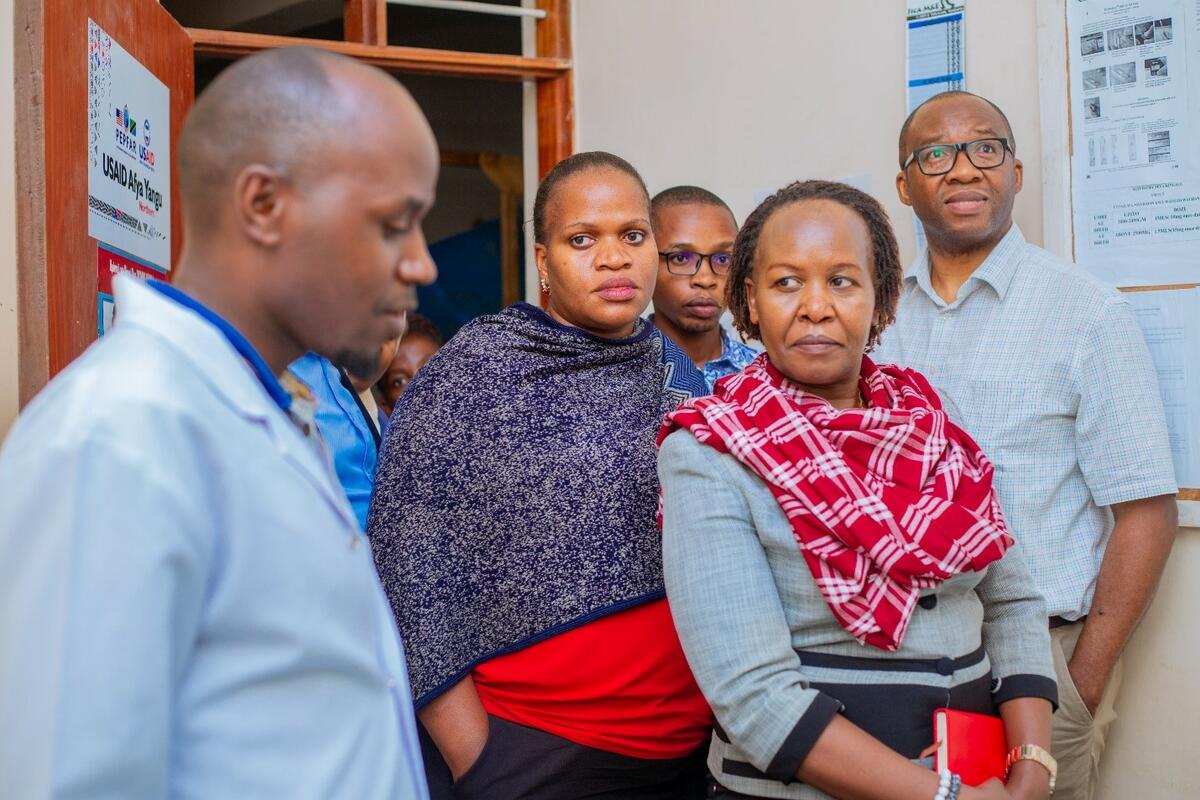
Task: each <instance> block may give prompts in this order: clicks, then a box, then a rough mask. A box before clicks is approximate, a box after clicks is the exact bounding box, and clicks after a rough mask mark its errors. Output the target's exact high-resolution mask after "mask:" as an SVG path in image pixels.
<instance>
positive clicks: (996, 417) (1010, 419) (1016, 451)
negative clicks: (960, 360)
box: [952, 377, 1078, 472]
mask: <svg viewBox="0 0 1200 800" xmlns="http://www.w3.org/2000/svg"><path fill="white" fill-rule="evenodd" d="M956 388H957V391H955V392H954V393H953V395H952V397H953V400H954V403H955V405H957V406H958V410H959V411H960V412H961V414H962V416H963V420H964V422H965V429H966V431H967V433H968V434H970V435H971V437H972V438H973V439H975V441H976V442H978V443H979V446H980V447H981V448H983V452H984V454H985V455H987V456H988V457H989V458H990V459H991V460H992V462H993V463H994V464H995V465H996V470H997V472H1000V471H1003V470H1009V469H1012V468H1014V467H1015V466H1018V465H1021V464H1024V463H1029V462H1030V461H1034V460H1037V459H1038V458H1041V457H1044V455H1045V453H1046V452H1047V449H1048V448H1059V449H1061V448H1069V449H1071V450H1074V446H1075V445H1074V428H1075V413H1076V410H1077V408H1078V397H1077V395H1076V394H1075V392H1074V390H1073V389H1072V388H1071V387H1070V386H1069V385H1068V384H1066V383H1065V382H1062V381H1052V380H1044V379H1034V378H1024V377H1022V378H1011V379H999V380H997V379H986V380H978V379H967V380H963V381H961V382H960V383H959V385H958V387H956Z"/></svg>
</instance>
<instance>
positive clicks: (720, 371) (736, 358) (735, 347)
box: [704, 327, 758, 392]
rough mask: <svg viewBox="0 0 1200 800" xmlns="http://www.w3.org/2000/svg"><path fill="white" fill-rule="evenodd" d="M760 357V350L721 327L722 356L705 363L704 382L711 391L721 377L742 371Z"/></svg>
mask: <svg viewBox="0 0 1200 800" xmlns="http://www.w3.org/2000/svg"><path fill="white" fill-rule="evenodd" d="M757 357H758V351H757V350H755V349H754V348H753V347H751V346H750V345H748V344H742V343H741V342H739V341H737V340H736V339H734V338H733V337H732V336H730V335H729V331H727V330H725V328H724V327H722V328H721V356H720V358H714V359H713V360H712V361H709V362H707V363H705V365H704V382H705V383H707V384H708V390H709V391H710V392H711V391H712V389H713V386H715V385H716V383H717V381H718V380H719V379H720V378H724V377H725V376H726V375H733V374H735V373H738V372H741V371H742V370H743V369H744V368H745V367H746V365H747V364H749V363H750V362H751V361H753V360H754V359H755V358H757Z"/></svg>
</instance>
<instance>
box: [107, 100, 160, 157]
mask: <svg viewBox="0 0 1200 800" xmlns="http://www.w3.org/2000/svg"><path fill="white" fill-rule="evenodd" d="M114 122H116V125H117V130H116V140H117V146H118V147H119V148H121V150H123V151H124V152H126V153H128V154H129V155H131V156H134V157H135V158H137V160H138V161H140V162H141V163H142V164H144V165H145V166H147V167H150V168H151V169H153V168H154V165H155V162H156V161H157V159H156V158H155V156H154V151H153V150H152V149H150V120H148V119H144V120H142V121H141V122H140V123H139V122H138V121H137V118H136V117H135V116H134V115H132V114H130V113H129V106H128V105H124V106H122V107H120V108H118V109H116V112H115V120H114ZM139 132H140V133H141V141H138V133H139Z"/></svg>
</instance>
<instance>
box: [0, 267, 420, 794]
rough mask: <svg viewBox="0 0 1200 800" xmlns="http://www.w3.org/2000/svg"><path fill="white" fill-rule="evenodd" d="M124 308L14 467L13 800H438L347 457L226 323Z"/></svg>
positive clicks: (9, 495)
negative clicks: (354, 502)
mask: <svg viewBox="0 0 1200 800" xmlns="http://www.w3.org/2000/svg"><path fill="white" fill-rule="evenodd" d="M117 306H118V310H119V313H118V320H119V321H118V322H117V324H116V326H115V327H114V328H113V330H112V331H111V332H109V333H108V334H106V335H105V337H104V339H103V340H101V341H100V342H98V343H96V344H95V345H93V346H92V347H91V348H90V349H89V350H88V352H87V353H85V354H84V355H82V356H81V357H80V358H78V359H77V360H76V361H75V362H74V363H73V364H71V366H69V367H68V368H67V369H66V370H64V371H63V373H62V374H61V375H60V376H59V377H57V378H56V379H55V380H54V381H52V382H51V383H50V385H49V386H47V387H46V389H45V390H44V391H43V392H42V393H41V394H40V395H38V397H36V398H35V399H34V400H33V402H31V403H30V404H29V406H28V407H27V408H26V409H25V411H24V412H23V413H22V414H21V417H20V418H19V419H18V420H17V423H16V425H14V426H13V429H12V432H11V433H10V434H9V437H8V439H7V441H6V442H5V443H4V447H3V449H2V450H0V654H2V655H0V720H3V723H2V724H3V726H4V730H3V732H2V733H0V797H6V798H7V797H86V798H96V799H97V800H104V799H105V798H113V800H116V799H117V798H121V800H130V799H132V800H139V799H140V798H147V799H149V798H164V797H172V798H209V797H212V798H241V797H246V798H251V797H256V798H257V797H264V798H265V797H271V798H275V797H279V798H285V797H286V798H299V799H303V798H335V797H336V798H342V797H344V798H354V799H355V800H359V798H364V799H365V798H378V799H379V800H385V799H386V800H424V798H426V797H427V792H426V788H425V780H424V770H423V767H422V762H421V755H420V750H419V747H418V744H417V738H416V726H415V723H414V720H413V716H412V705H411V696H410V690H409V687H408V682H407V679H406V676H407V670H406V666H405V662H404V656H403V652H402V650H401V647H400V639H399V635H398V632H397V630H396V626H395V623H394V621H393V619H392V616H391V609H390V608H389V606H388V603H387V600H386V599H385V597H384V595H383V590H382V587H381V586H380V584H379V579H378V576H377V574H376V572H375V566H374V559H373V558H372V555H371V552H370V548H369V547H368V546H367V543H366V537H365V536H364V534H363V533H362V532H361V530H360V529H359V527H358V524H357V523H356V522H355V519H354V515H353V513H352V512H351V509H350V506H349V504H348V503H347V502H346V497H345V495H344V493H343V492H342V491H341V489H340V488H339V487H338V484H337V480H336V478H335V476H334V475H333V471H332V467H331V465H330V463H329V461H328V459H327V458H325V457H324V455H323V452H322V451H321V450H320V449H319V448H317V447H314V446H313V444H312V442H310V441H309V440H307V439H306V438H305V436H304V435H303V434H302V433H301V431H300V429H299V427H298V426H297V425H296V424H295V423H294V422H293V420H292V419H291V418H289V416H288V415H287V413H285V411H284V410H283V408H282V406H281V404H279V403H278V402H277V401H276V399H274V398H273V395H271V394H269V393H268V388H267V385H266V383H265V382H263V381H260V380H259V379H258V378H257V377H256V375H255V373H254V372H253V371H252V369H251V367H250V365H249V363H248V361H247V359H245V358H243V357H242V356H241V355H239V353H238V352H237V351H236V350H235V346H234V344H233V342H232V340H231V339H228V338H227V337H226V336H225V335H223V333H222V331H221V330H220V329H219V327H218V326H217V325H216V324H214V323H213V322H212V321H211V320H209V319H208V318H206V317H205V316H204V314H202V313H198V312H197V311H196V310H194V309H192V308H188V307H185V305H184V304H181V303H180V302H177V301H176V300H175V299H172V298H171V297H169V296H166V295H165V294H163V293H160V292H157V291H155V290H154V289H152V288H150V287H148V286H145V285H142V284H139V283H137V282H135V281H133V280H131V279H129V278H126V277H118V279H117ZM209 313H211V312H209Z"/></svg>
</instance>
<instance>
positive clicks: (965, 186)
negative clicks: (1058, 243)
mask: <svg viewBox="0 0 1200 800" xmlns="http://www.w3.org/2000/svg"><path fill="white" fill-rule="evenodd" d="M1021 180H1022V167H1021V162H1020V161H1019V160H1018V159H1017V158H1016V143H1015V142H1014V140H1013V134H1012V127H1011V126H1010V125H1009V122H1008V119H1007V118H1006V117H1005V115H1004V113H1003V112H1002V111H1001V110H1000V109H999V108H997V107H996V106H995V105H994V104H993V103H991V102H990V101H988V100H985V99H984V98H982V97H978V96H976V95H973V94H969V93H967V92H947V93H945V94H941V95H938V96H936V97H934V98H932V99H930V100H928V101H926V102H925V103H924V104H922V105H921V106H920V107H918V108H917V109H916V110H915V111H913V113H912V114H911V115H909V118H908V120H907V121H905V123H904V127H903V128H902V129H901V131H900V173H899V175H898V176H897V177H896V187H897V190H898V191H899V194H900V200H901V201H902V202H903V203H904V204H905V205H909V206H912V208H913V210H914V211H915V212H916V215H917V216H918V217H919V218H920V220H921V223H922V224H923V225H924V227H925V234H926V238H927V241H928V246H927V248H926V249H925V250H924V251H922V252H921V253H920V254H919V255H918V257H917V260H916V263H915V264H913V266H912V267H911V268H910V269H909V271H908V272H907V274H906V276H905V279H904V286H903V289H902V290H901V295H900V305H899V308H898V310H897V314H896V324H894V325H893V326H891V327H890V328H889V329H888V331H887V333H885V334H884V336H883V340H882V342H881V343H880V346H879V348H878V350H877V352H876V354H875V356H874V357H875V359H876V360H877V361H884V362H896V363H899V364H902V365H904V366H906V367H912V368H915V369H917V370H919V371H921V372H923V373H924V374H926V375H927V376H929V378H930V379H931V380H932V381H933V382H934V384H935V385H937V386H938V388H939V390H941V391H942V392H943V393H945V394H946V395H948V396H949V398H950V399H951V400H952V401H953V402H954V404H955V405H957V406H958V408H959V409H960V410H961V413H962V416H963V418H964V420H965V423H966V425H965V427H966V429H967V430H968V431H969V432H970V433H971V435H972V436H974V437H975V438H976V439H977V440H978V441H979V443H980V445H981V446H982V447H983V450H984V452H985V453H987V455H988V456H989V457H991V459H992V461H993V462H994V463H995V465H996V487H997V490H998V493H999V497H1000V503H1001V506H1002V507H1003V511H1004V516H1005V519H1006V521H1007V523H1008V527H1009V529H1010V530H1011V531H1012V533H1013V535H1014V536H1015V537H1016V538H1017V540H1018V542H1019V543H1020V546H1021V548H1022V549H1023V550H1024V555H1025V560H1026V562H1027V563H1028V564H1029V569H1030V572H1031V573H1032V574H1033V578H1034V581H1035V582H1036V583H1037V585H1038V588H1039V590H1040V591H1041V592H1042V594H1043V595H1044V597H1045V599H1046V608H1047V616H1048V620H1049V626H1050V628H1051V632H1050V633H1051V644H1052V650H1053V656H1054V661H1055V666H1056V668H1057V673H1058V694H1059V708H1058V712H1057V714H1055V716H1054V725H1053V737H1052V747H1051V750H1052V752H1053V755H1054V758H1056V759H1057V761H1058V765H1057V766H1058V781H1057V790H1056V792H1055V797H1056V798H1062V797H1066V798H1087V797H1091V796H1092V792H1093V791H1094V789H1095V788H1096V785H1097V777H1098V772H1099V759H1100V754H1101V752H1102V751H1103V748H1104V741H1105V736H1106V734H1107V731H1108V728H1109V725H1110V723H1111V722H1112V721H1113V719H1114V718H1115V714H1114V712H1113V700H1114V698H1115V696H1116V693H1117V689H1118V687H1119V684H1120V680H1121V653H1122V651H1123V650H1124V648H1125V645H1126V643H1127V642H1128V641H1129V638H1130V636H1131V634H1132V633H1133V630H1134V627H1135V626H1136V625H1137V623H1138V621H1139V620H1140V619H1141V617H1142V615H1143V613H1144V612H1145V611H1146V608H1147V607H1148V606H1149V604H1150V600H1151V597H1152V596H1153V594H1154V590H1155V587H1156V586H1157V584H1158V579H1159V576H1160V575H1161V574H1162V569H1163V566H1164V565H1165V563H1166V560H1167V556H1168V555H1169V553H1170V551H1171V545H1172V542H1173V541H1174V537H1175V531H1176V527H1177V520H1176V506H1175V502H1174V494H1175V488H1176V487H1175V476H1174V471H1173V469H1172V464H1171V453H1170V449H1169V446H1168V442H1167V430H1166V422H1165V418H1164V414H1163V405H1162V400H1161V397H1160V395H1159V391H1158V386H1157V381H1156V376H1155V372H1154V367H1153V364H1152V363H1151V360H1150V354H1149V352H1148V350H1147V348H1146V343H1145V340H1144V339H1143V337H1142V332H1141V330H1140V329H1139V328H1138V325H1137V322H1136V320H1135V318H1134V314H1133V311H1132V308H1131V307H1130V305H1129V304H1128V303H1127V302H1126V301H1125V300H1123V299H1122V297H1121V295H1120V293H1118V292H1117V291H1116V290H1114V289H1113V288H1112V287H1110V286H1106V285H1104V284H1103V283H1101V282H1100V281H1098V280H1096V279H1095V278H1093V277H1092V276H1090V275H1089V274H1088V273H1086V272H1084V271H1083V270H1082V269H1080V268H1078V267H1076V266H1075V265H1073V264H1069V263H1067V262H1065V261H1063V260H1062V259H1059V258H1058V257H1056V256H1054V255H1052V254H1051V253H1048V252H1047V251H1045V250H1043V249H1041V248H1040V247H1037V246H1035V245H1032V244H1029V243H1028V242H1026V241H1025V238H1024V237H1023V236H1022V235H1021V231H1020V229H1019V228H1018V227H1017V226H1016V225H1015V224H1014V223H1013V219H1012V209H1013V201H1014V200H1015V198H1016V195H1017V192H1019V191H1020V190H1021ZM986 627H987V620H985V621H984V628H985V630H986ZM1034 749H1035V750H1036V749H1037V748H1034ZM1013 757H1014V758H1017V759H1020V758H1031V757H1032V758H1035V760H1039V761H1041V759H1040V758H1039V757H1038V755H1035V754H1031V753H1029V752H1014V754H1013ZM1042 763H1043V764H1044V765H1045V766H1047V768H1048V769H1052V768H1053V761H1052V760H1050V759H1046V760H1045V761H1043V762H1042Z"/></svg>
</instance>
